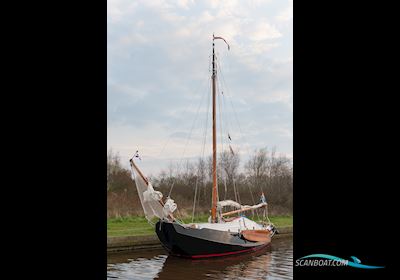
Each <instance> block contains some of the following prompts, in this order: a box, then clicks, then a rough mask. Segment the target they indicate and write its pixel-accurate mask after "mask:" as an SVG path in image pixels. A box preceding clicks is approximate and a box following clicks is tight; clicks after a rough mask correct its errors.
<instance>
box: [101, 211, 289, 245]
mask: <svg viewBox="0 0 400 280" xmlns="http://www.w3.org/2000/svg"><path fill="white" fill-rule="evenodd" d="M204 219H207V217H206V216H204V217H199V219H198V220H197V222H198V221H199V220H200V221H203V220H204ZM270 220H271V222H272V223H274V224H275V226H276V227H277V228H278V230H279V234H276V235H275V236H274V239H279V238H287V237H291V236H292V234H293V226H292V225H293V217H291V216H275V217H270ZM183 221H184V222H185V223H188V222H191V218H188V219H183ZM107 233H108V235H107V252H120V251H137V250H143V249H156V248H161V247H162V246H161V243H160V241H159V240H158V237H157V235H156V234H155V233H154V227H153V226H151V225H150V224H149V223H148V222H147V220H146V219H145V218H144V217H125V218H117V219H110V220H108V221H107Z"/></svg>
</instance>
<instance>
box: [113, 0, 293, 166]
mask: <svg viewBox="0 0 400 280" xmlns="http://www.w3.org/2000/svg"><path fill="white" fill-rule="evenodd" d="M291 6H292V2H291V1H289V2H287V1H281V0H274V1H273V0H268V1H262V0H253V1H236V0H227V1H220V0H218V1H212V0H207V1H190V0H181V1H166V0H153V1H145V0H138V1H132V0H109V1H108V11H107V31H108V34H107V83H108V87H107V114H108V117H107V120H108V146H109V147H113V149H114V150H116V151H119V152H120V154H121V156H123V157H125V158H129V154H130V153H131V151H135V150H136V149H137V148H139V147H140V148H141V149H142V156H143V157H145V158H147V159H151V161H152V164H151V165H149V166H148V167H149V169H150V171H151V172H155V173H156V172H157V170H160V168H161V166H163V165H165V160H166V159H167V158H177V157H178V155H181V154H182V150H183V148H184V146H185V141H186V140H185V139H186V138H187V137H186V136H187V134H189V132H190V130H191V127H192V126H194V127H195V128H194V129H193V131H192V138H193V139H192V140H191V142H190V146H189V147H188V148H187V150H186V153H187V156H194V155H196V154H197V155H198V154H199V151H201V148H202V139H203V138H202V137H203V134H204V133H203V130H204V124H205V123H206V120H207V118H206V114H207V108H208V107H207V104H209V99H210V98H209V97H210V75H211V73H210V58H211V57H210V55H211V38H212V34H213V33H215V35H217V36H222V37H224V38H225V39H227V40H228V42H229V44H230V46H231V50H230V51H227V49H226V46H224V44H223V42H220V41H217V42H216V53H217V56H218V66H221V67H222V69H220V71H219V73H218V74H219V83H220V84H219V85H220V86H221V87H223V89H224V91H225V95H226V100H225V101H227V104H230V102H231V103H232V105H233V106H234V107H235V110H236V112H235V113H236V114H237V115H238V119H240V125H241V126H242V127H243V130H245V131H244V132H243V134H245V133H246V134H247V135H248V136H247V137H243V135H242V136H241V135H240V133H237V129H236V131H232V135H234V136H235V139H237V140H238V141H239V143H235V145H236V144H237V145H238V146H240V145H249V147H250V146H251V147H252V149H253V148H256V147H261V146H265V145H268V146H277V148H278V151H280V152H282V153H285V154H291V153H292V133H291V131H292V110H293V66H292V64H293V54H292V39H291V38H292V27H291V25H290V24H286V23H287V22H288V21H290V20H291V18H292V17H293V16H292V14H293V12H292V8H291ZM221 89H222V88H221ZM228 100H229V101H228ZM228 108H229V107H228V106H227V107H226V109H227V116H226V117H227V119H228V122H229V119H230V122H231V127H232V128H233V127H234V124H235V121H234V119H235V115H234V113H233V112H232V109H230V110H228ZM208 120H209V121H210V118H208ZM208 129H210V126H209V127H208ZM246 129H249V130H251V131H246ZM245 139H246V141H245ZM208 140H209V139H208ZM165 143H168V144H167V146H166V149H165V151H164V152H163V154H162V155H160V151H161V150H162V149H163V147H164V145H165ZM157 160H158V161H157Z"/></svg>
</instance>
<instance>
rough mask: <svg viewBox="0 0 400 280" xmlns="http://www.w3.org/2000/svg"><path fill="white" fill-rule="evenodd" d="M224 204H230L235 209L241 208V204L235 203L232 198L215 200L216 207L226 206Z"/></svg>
mask: <svg viewBox="0 0 400 280" xmlns="http://www.w3.org/2000/svg"><path fill="white" fill-rule="evenodd" d="M226 206H232V207H235V208H237V209H240V208H242V205H240V204H239V203H237V202H236V201H233V200H221V201H218V202H217V208H222V207H226Z"/></svg>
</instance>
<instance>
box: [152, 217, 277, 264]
mask: <svg viewBox="0 0 400 280" xmlns="http://www.w3.org/2000/svg"><path fill="white" fill-rule="evenodd" d="M155 230H156V233H157V236H158V238H159V239H160V241H161V243H162V245H163V247H164V248H165V249H166V250H167V251H168V252H169V253H170V254H172V255H176V256H180V257H188V258H209V257H220V256H227V255H234V254H241V253H246V252H253V251H256V250H260V249H262V248H266V247H267V246H268V245H269V244H270V242H252V241H248V240H246V239H243V238H242V237H241V236H240V235H239V234H238V233H233V232H226V231H218V230H212V229H207V228H203V229H195V228H185V227H183V226H182V225H180V224H177V223H171V222H161V221H159V222H158V223H157V224H156V227H155Z"/></svg>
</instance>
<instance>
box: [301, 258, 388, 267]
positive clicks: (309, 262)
mask: <svg viewBox="0 0 400 280" xmlns="http://www.w3.org/2000/svg"><path fill="white" fill-rule="evenodd" d="M351 259H352V260H345V259H342V258H339V257H335V256H331V255H325V254H313V255H308V256H304V257H302V258H300V259H298V260H296V266H351V267H356V268H363V269H377V268H384V266H375V265H365V264H362V263H361V261H360V260H359V259H358V258H356V257H354V256H351Z"/></svg>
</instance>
